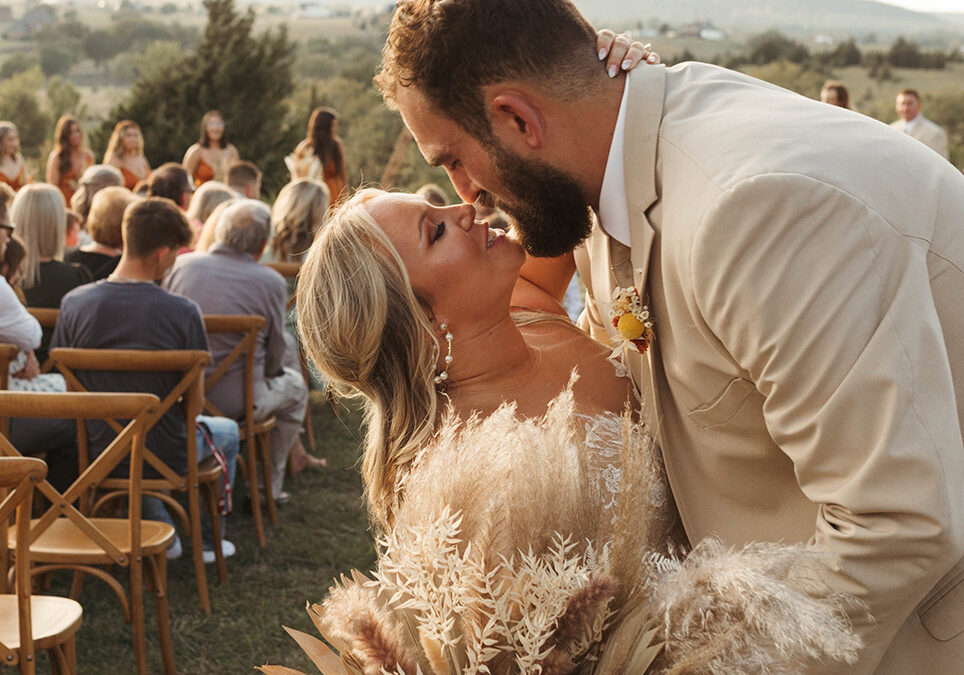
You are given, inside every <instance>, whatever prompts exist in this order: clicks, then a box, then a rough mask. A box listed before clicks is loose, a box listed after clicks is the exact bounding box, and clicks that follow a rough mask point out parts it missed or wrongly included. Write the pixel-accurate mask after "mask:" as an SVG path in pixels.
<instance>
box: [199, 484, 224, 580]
mask: <svg viewBox="0 0 964 675" xmlns="http://www.w3.org/2000/svg"><path fill="white" fill-rule="evenodd" d="M217 490H218V484H217V483H205V485H204V499H205V501H206V502H207V508H208V517H209V518H210V519H211V532H212V533H213V535H214V536H213V539H214V562H215V564H216V566H217V569H218V580H219V581H227V578H228V566H227V565H226V564H225V562H224V551H223V550H222V548H221V542H222V541H223V540H224V533H223V532H221V514H220V513H218V497H217Z"/></svg>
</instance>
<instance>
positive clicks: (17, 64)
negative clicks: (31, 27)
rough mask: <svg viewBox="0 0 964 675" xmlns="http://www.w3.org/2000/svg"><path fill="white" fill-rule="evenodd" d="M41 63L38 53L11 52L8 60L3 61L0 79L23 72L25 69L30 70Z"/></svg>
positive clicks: (0, 67)
mask: <svg viewBox="0 0 964 675" xmlns="http://www.w3.org/2000/svg"><path fill="white" fill-rule="evenodd" d="M39 65H40V59H39V58H38V57H37V55H36V54H32V53H31V54H25V53H23V52H17V53H16V54H11V55H10V56H9V57H8V58H7V60H6V61H4V62H3V66H0V80H5V79H7V78H8V77H11V76H13V75H16V74H17V73H22V72H24V71H25V70H30V69H31V68H34V67H36V66H39Z"/></svg>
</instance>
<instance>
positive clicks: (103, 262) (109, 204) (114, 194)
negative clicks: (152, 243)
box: [64, 187, 141, 281]
mask: <svg viewBox="0 0 964 675" xmlns="http://www.w3.org/2000/svg"><path fill="white" fill-rule="evenodd" d="M140 200H141V198H140V197H138V196H137V195H135V194H134V193H133V192H131V191H130V190H128V189H127V188H122V187H108V188H104V189H103V190H101V191H100V192H98V193H97V195H96V196H95V197H94V200H93V203H92V204H91V207H90V213H89V214H88V215H87V232H88V233H89V234H90V238H91V242H90V243H89V244H86V245H84V246H81V247H80V248H78V249H76V250H74V251H71V252H70V253H68V254H67V255H65V256H64V261H65V262H69V263H77V264H78V265H82V266H83V267H86V268H87V271H88V272H90V274H91V276H92V277H93V278H94V281H97V280H98V279H104V278H106V277H107V275H108V274H110V273H111V272H113V271H114V268H115V267H117V263H118V261H119V260H120V255H121V247H122V246H123V245H124V240H123V237H122V235H121V222H122V221H123V219H124V209H126V208H127V207H128V206H129V205H130V204H133V203H134V202H138V201H140Z"/></svg>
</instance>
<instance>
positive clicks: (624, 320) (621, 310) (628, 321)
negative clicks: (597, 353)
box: [609, 286, 653, 354]
mask: <svg viewBox="0 0 964 675" xmlns="http://www.w3.org/2000/svg"><path fill="white" fill-rule="evenodd" d="M609 318H610V319H612V322H613V328H615V329H616V333H617V334H618V335H619V336H620V337H621V338H622V339H623V340H624V341H626V342H631V343H632V344H633V346H634V347H636V349H637V350H638V351H639V352H640V353H641V354H645V353H646V350H647V349H649V345H650V344H651V343H652V340H653V320H652V319H651V318H650V315H649V307H647V306H646V305H644V304H643V300H642V298H640V297H639V291H637V290H636V289H635V288H632V287H630V288H625V287H622V286H617V287H616V289H615V290H613V297H612V305H611V306H610V308H609Z"/></svg>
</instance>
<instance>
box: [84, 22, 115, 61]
mask: <svg viewBox="0 0 964 675" xmlns="http://www.w3.org/2000/svg"><path fill="white" fill-rule="evenodd" d="M120 51H121V47H120V46H119V45H118V44H117V41H116V40H114V36H113V35H112V34H111V31H107V30H104V29H103V28H99V29H97V30H94V31H91V32H90V33H89V34H88V35H87V37H85V38H84V54H86V55H87V58H89V59H91V60H93V62H94V64H95V65H97V66H100V65H101V64H103V63H106V62H107V61H110V60H111V59H112V58H114V57H115V56H116V55H117V54H118V53H120Z"/></svg>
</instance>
